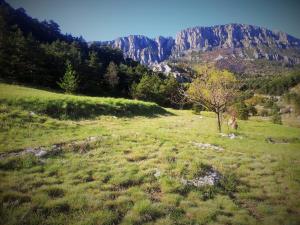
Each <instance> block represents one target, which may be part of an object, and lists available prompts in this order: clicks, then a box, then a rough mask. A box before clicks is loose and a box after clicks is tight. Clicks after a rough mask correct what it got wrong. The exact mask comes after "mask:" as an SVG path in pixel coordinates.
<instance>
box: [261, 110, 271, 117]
mask: <svg viewBox="0 0 300 225" xmlns="http://www.w3.org/2000/svg"><path fill="white" fill-rule="evenodd" d="M259 115H260V116H263V117H266V116H269V111H268V110H267V109H263V110H261V111H260V113H259Z"/></svg>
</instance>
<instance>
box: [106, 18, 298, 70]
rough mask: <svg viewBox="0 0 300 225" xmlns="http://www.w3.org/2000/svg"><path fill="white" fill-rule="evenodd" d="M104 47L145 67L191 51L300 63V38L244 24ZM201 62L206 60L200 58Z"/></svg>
mask: <svg viewBox="0 0 300 225" xmlns="http://www.w3.org/2000/svg"><path fill="white" fill-rule="evenodd" d="M102 44H107V45H110V46H112V47H116V48H120V49H121V50H122V51H123V52H124V56H125V57H129V58H132V59H134V60H136V61H140V62H141V63H143V64H152V63H155V62H162V61H164V60H167V59H170V58H172V59H178V58H180V57H182V56H184V55H187V53H189V52H191V51H193V52H195V51H197V52H199V53H206V55H209V53H210V52H212V53H214V52H219V53H218V56H217V57H216V58H212V57H206V58H208V59H212V60H216V61H219V60H224V59H226V57H234V58H240V59H246V60H254V59H267V60H273V61H278V62H285V63H288V64H293V65H295V64H300V39H297V38H295V37H292V36H290V35H288V34H286V33H283V32H275V31H271V30H268V29H266V28H262V27H258V26H252V25H244V24H227V25H219V26H212V27H194V28H188V29H185V30H182V31H180V32H179V33H178V34H177V35H176V38H175V40H174V39H173V38H171V37H169V38H164V37H158V38H155V39H150V38H148V37H145V36H141V35H130V36H128V37H123V38H118V39H116V40H114V41H109V42H103V43H102ZM224 49H225V50H230V52H231V54H230V56H228V55H222V52H223V51H224ZM226 52H228V51H226ZM214 54H215V53H214ZM214 54H213V55H214ZM199 60H203V59H201V57H200V58H199Z"/></svg>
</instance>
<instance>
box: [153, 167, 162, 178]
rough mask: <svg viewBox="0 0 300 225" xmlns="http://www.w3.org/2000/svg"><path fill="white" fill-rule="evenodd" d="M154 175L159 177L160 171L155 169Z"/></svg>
mask: <svg viewBox="0 0 300 225" xmlns="http://www.w3.org/2000/svg"><path fill="white" fill-rule="evenodd" d="M154 176H155V177H156V178H158V177H160V176H161V172H160V171H159V170H158V169H157V170H156V172H155V173H154Z"/></svg>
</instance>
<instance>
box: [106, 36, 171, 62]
mask: <svg viewBox="0 0 300 225" xmlns="http://www.w3.org/2000/svg"><path fill="white" fill-rule="evenodd" d="M101 44H102V45H109V46H111V47H114V48H119V49H121V50H122V51H123V53H124V57H125V58H131V59H133V60H136V61H139V62H141V63H142V64H151V63H154V62H162V61H164V60H166V59H168V58H169V56H170V55H171V50H172V49H173V46H174V44H175V41H174V39H173V38H171V37H170V38H165V37H161V36H159V37H157V38H155V39H151V38H148V37H146V36H143V35H130V36H128V37H122V38H117V39H116V40H114V41H109V42H102V43H101Z"/></svg>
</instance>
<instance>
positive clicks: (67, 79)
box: [58, 62, 78, 94]
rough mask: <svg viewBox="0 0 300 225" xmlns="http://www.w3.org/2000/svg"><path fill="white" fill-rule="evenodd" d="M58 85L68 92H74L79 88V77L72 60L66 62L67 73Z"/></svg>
mask: <svg viewBox="0 0 300 225" xmlns="http://www.w3.org/2000/svg"><path fill="white" fill-rule="evenodd" d="M58 85H59V86H60V88H61V89H63V90H64V91H65V93H67V94H70V93H74V92H75V91H76V89H77V88H78V77H77V75H76V72H75V70H74V69H73V67H72V65H71V63H70V62H67V63H66V72H65V75H64V77H63V78H61V79H60V82H58Z"/></svg>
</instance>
